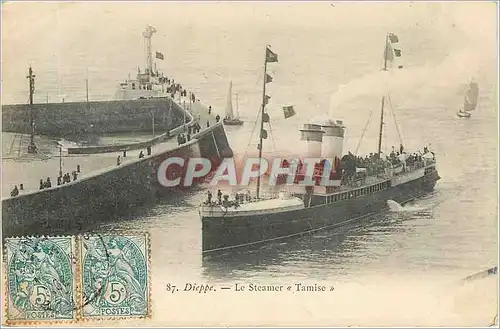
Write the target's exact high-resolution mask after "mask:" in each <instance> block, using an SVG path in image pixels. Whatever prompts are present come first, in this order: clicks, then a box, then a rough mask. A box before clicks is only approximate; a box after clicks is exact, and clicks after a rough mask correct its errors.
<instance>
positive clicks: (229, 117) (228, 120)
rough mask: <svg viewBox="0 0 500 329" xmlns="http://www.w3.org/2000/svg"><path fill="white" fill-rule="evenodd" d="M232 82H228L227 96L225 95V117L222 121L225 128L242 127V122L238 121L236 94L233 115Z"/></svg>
mask: <svg viewBox="0 0 500 329" xmlns="http://www.w3.org/2000/svg"><path fill="white" fill-rule="evenodd" d="M232 89H233V82H232V81H231V82H229V94H228V95H227V106H226V116H225V118H224V119H222V121H223V122H224V124H225V125H226V126H242V125H243V121H241V120H240V119H239V109H238V94H236V115H234V113H233V90H232Z"/></svg>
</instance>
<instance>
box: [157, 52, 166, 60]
mask: <svg viewBox="0 0 500 329" xmlns="http://www.w3.org/2000/svg"><path fill="white" fill-rule="evenodd" d="M156 58H157V59H161V60H163V59H164V57H163V54H162V53H160V52H159V51H157V52H156Z"/></svg>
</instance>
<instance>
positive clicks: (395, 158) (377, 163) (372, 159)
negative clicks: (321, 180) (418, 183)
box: [341, 145, 434, 178]
mask: <svg viewBox="0 0 500 329" xmlns="http://www.w3.org/2000/svg"><path fill="white" fill-rule="evenodd" d="M427 153H432V155H433V156H434V153H433V152H430V151H429V149H428V147H427V146H426V147H424V151H423V153H421V152H418V153H416V152H415V153H411V154H408V153H405V152H404V147H403V145H400V146H399V150H398V151H396V149H395V147H394V146H393V147H392V151H391V153H390V154H389V155H386V156H385V158H384V157H382V158H380V157H379V155H378V154H377V153H370V154H369V155H366V156H365V157H360V156H356V155H354V154H352V153H351V152H349V153H348V154H347V155H344V156H343V157H342V165H341V167H342V169H343V173H344V176H347V178H348V177H349V176H353V175H354V174H356V172H357V171H358V170H359V169H360V168H363V172H364V173H365V174H366V175H367V176H371V175H376V174H378V173H381V172H384V170H385V168H387V167H393V168H396V167H400V166H402V169H403V170H407V169H408V168H415V167H422V166H423V165H424V159H423V157H422V154H427Z"/></svg>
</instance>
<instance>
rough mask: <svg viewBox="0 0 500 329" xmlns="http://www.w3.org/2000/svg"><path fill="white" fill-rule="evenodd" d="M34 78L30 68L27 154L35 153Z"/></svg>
mask: <svg viewBox="0 0 500 329" xmlns="http://www.w3.org/2000/svg"><path fill="white" fill-rule="evenodd" d="M35 77H36V75H34V74H33V69H32V68H31V66H30V67H29V70H28V76H27V77H26V78H27V79H29V87H30V145H28V153H32V154H33V153H37V147H36V144H35V117H34V113H33V94H34V93H35Z"/></svg>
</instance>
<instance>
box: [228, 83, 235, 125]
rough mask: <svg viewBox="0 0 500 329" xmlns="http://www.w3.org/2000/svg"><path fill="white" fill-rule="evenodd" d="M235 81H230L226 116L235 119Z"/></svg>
mask: <svg viewBox="0 0 500 329" xmlns="http://www.w3.org/2000/svg"><path fill="white" fill-rule="evenodd" d="M232 89H233V82H232V81H231V82H229V94H228V95H227V106H226V118H229V119H233V118H234V114H233V100H232V98H233V90H232Z"/></svg>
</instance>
